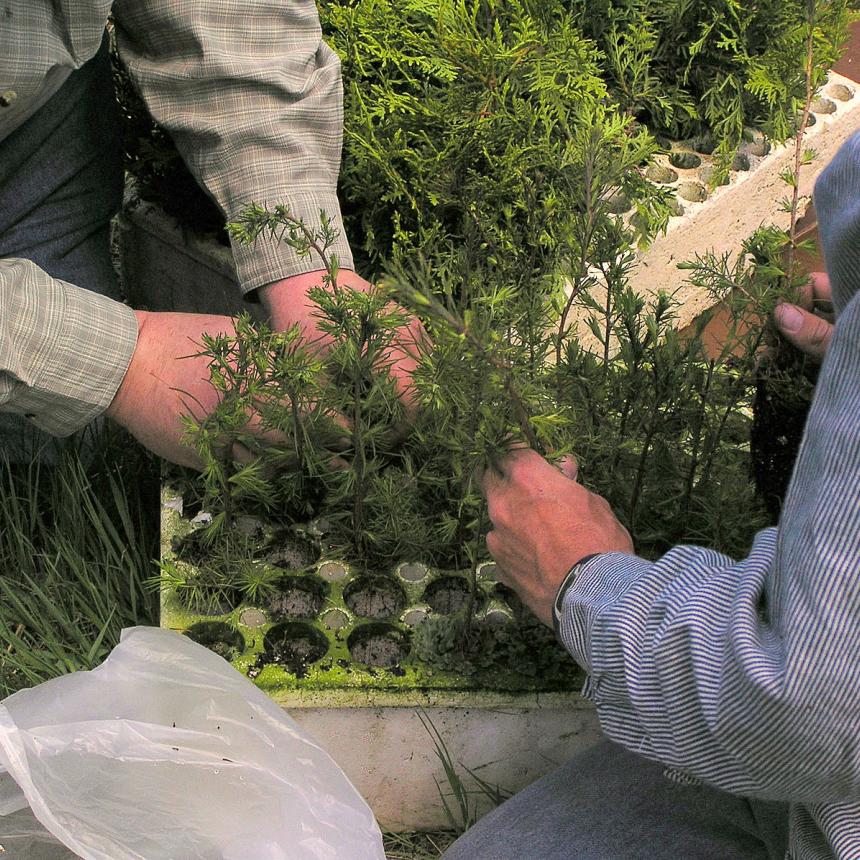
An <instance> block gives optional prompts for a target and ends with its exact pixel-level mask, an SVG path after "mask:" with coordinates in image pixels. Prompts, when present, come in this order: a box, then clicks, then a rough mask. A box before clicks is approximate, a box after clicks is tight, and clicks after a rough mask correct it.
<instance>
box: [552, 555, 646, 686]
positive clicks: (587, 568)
mask: <svg viewBox="0 0 860 860" xmlns="http://www.w3.org/2000/svg"><path fill="white" fill-rule="evenodd" d="M651 567H652V562H650V561H645V560H644V559H641V558H639V557H638V556H635V555H629V554H628V553H623V552H605V553H599V554H597V555H593V556H589V557H587V558H585V559H583V560H582V561H581V562H580V563H579V564H578V565H576V567H575V569H574V570H575V576H573V577H572V580H571V581H569V582H567V581H566V583H563V584H562V587H563V588H565V584H566V588H565V591H564V593H563V594H560V595H559V598H558V603H559V617H558V638H559V639H560V640H561V642H562V644H563V645H564V647H565V648H566V649H567V650H568V651H569V652H570V654H571V656H572V657H573V659H574V660H576V662H577V663H579V665H580V666H582V668H583V669H585V671H586V672H588V673H589V674H590V673H591V672H592V671H593V668H594V667H593V649H592V632H593V629H594V625H595V622H596V621H597V619H598V618H599V617H600V615H601V613H602V612H603V611H605V610H606V609H608V608H610V607H611V606H613V604H615V603H616V601H617V600H618V599H619V598H620V597H621V595H622V594H624V592H625V591H627V589H628V588H630V586H631V585H633V584H634V583H635V582H636V581H638V580H639V578H640V577H641V576H643V575H644V574H645V573H646V572H647V571H648V570H649V569H650V568H651Z"/></svg>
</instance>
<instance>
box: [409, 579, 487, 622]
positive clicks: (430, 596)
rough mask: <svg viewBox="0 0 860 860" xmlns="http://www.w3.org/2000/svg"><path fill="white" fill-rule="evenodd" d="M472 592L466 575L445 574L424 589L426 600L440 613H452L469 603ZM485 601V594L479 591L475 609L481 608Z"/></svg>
mask: <svg viewBox="0 0 860 860" xmlns="http://www.w3.org/2000/svg"><path fill="white" fill-rule="evenodd" d="M471 594H472V589H471V586H470V585H469V581H468V580H467V579H466V578H465V577H462V576H443V577H440V578H439V579H436V580H434V581H433V582H431V583H430V585H428V586H427V588H425V589H424V602H425V603H427V604H428V605H429V606H430V608H431V609H432V610H433V611H434V612H435V613H437V614H439V615H451V614H452V613H454V612H458V611H459V610H461V609H465V608H466V607H467V606H468V605H469V600H470V599H471ZM483 603H484V597H483V594H482V593H481V592H478V594H477V596H476V602H475V609H476V610H478V609H480V608H481V605H482V604H483Z"/></svg>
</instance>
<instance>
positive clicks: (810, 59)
mask: <svg viewBox="0 0 860 860" xmlns="http://www.w3.org/2000/svg"><path fill="white" fill-rule="evenodd" d="M815 4H816V0H807V4H806V11H807V16H808V17H807V34H806V62H805V65H804V74H805V76H806V95H805V98H804V101H803V113H802V114H801V118H800V127H799V128H798V130H797V137H796V138H795V142H794V182H793V183H792V185H793V187H792V190H791V223H790V226H789V230H788V262H787V265H786V279H787V282H788V285H789V286H790V285H791V284H792V283H793V281H794V265H795V251H796V249H797V207H798V202H799V200H800V168H801V166H802V163H803V138H804V136H805V134H806V127H807V125H808V124H809V113H810V110H811V107H812V98H813V96H814V92H813V88H812V82H813V63H814V59H815V52H814V49H815Z"/></svg>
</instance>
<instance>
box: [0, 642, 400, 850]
mask: <svg viewBox="0 0 860 860" xmlns="http://www.w3.org/2000/svg"><path fill="white" fill-rule="evenodd" d="M0 765H2V767H4V768H5V769H6V770H7V771H8V773H9V774H10V775H11V776H12V777H13V778H14V780H15V782H16V783H17V786H18V787H19V789H20V790H19V791H15V790H11V791H10V790H9V785H8V784H7V785H5V786H4V785H3V784H0V814H6V813H12V812H15V811H16V810H19V809H21V808H22V807H24V806H25V805H26V804H29V806H30V808H31V809H32V811H33V814H34V815H35V816H36V818H37V819H38V820H39V821H40V822H41V823H42V824H43V825H44V827H45V828H47V830H49V831H50V832H51V833H52V834H53V835H54V836H55V837H57V839H59V840H60V841H61V842H62V843H63V844H64V845H65V846H67V847H68V848H69V849H71V850H72V851H74V852H75V853H76V854H78V855H79V856H80V857H81V858H83V860H384V856H385V855H384V853H383V849H382V835H381V833H380V831H379V827H378V825H377V824H376V821H375V819H374V817H373V814H372V813H371V811H370V809H369V807H368V806H367V804H366V803H365V802H364V801H363V800H362V798H361V797H360V796H359V794H358V792H357V791H356V790H355V788H354V787H353V786H352V784H351V783H350V782H349V780H348V779H347V778H346V775H345V774H344V773H343V771H341V769H340V768H339V767H338V766H337V765H336V764H335V763H334V761H332V759H331V758H330V756H329V755H328V754H327V753H326V752H324V751H323V750H322V749H321V748H320V747H319V746H318V745H317V744H316V743H315V742H314V741H312V740H311V739H310V738H309V737H308V736H307V735H306V734H305V732H304V731H303V730H302V729H300V728H299V727H298V725H297V724H296V723H295V721H294V720H293V719H292V718H291V717H289V716H288V715H287V714H286V713H285V712H284V711H283V710H282V709H281V708H279V707H278V706H277V705H275V704H274V702H272V701H271V700H270V699H269V698H268V697H267V696H266V695H265V694H264V693H262V692H261V691H260V690H258V689H257V688H256V687H255V686H254V685H253V684H252V683H251V682H250V681H248V680H247V678H245V677H243V676H242V675H241V674H240V673H239V672H237V671H236V670H235V669H233V668H232V667H231V666H230V665H229V664H228V663H227V662H225V661H224V660H222V659H221V658H220V657H218V656H217V655H216V654H213V653H212V652H211V651H209V650H207V649H206V648H203V647H202V646H200V645H197V644H196V643H194V642H192V641H191V640H190V639H188V638H187V637H184V636H180V635H179V634H177V633H173V632H171V631H168V630H159V629H157V628H148V627H134V628H130V629H128V630H124V631H123V634H122V639H121V642H120V644H119V645H118V646H117V647H116V648H115V649H114V650H113V651H112V652H111V654H110V656H109V657H108V658H107V660H106V661H105V662H104V663H103V664H102V665H101V666H99V667H98V668H97V669H94V670H93V671H91V672H77V673H75V674H72V675H66V676H64V677H62V678H57V679H55V680H52V681H47V682H46V683H44V684H40V685H39V686H38V687H34V688H32V689H29V690H22V691H21V692H19V693H15V694H14V695H13V696H10V697H9V698H7V699H5V700H4V701H3V703H2V704H0ZM3 821H4V819H2V818H0V833H2V832H3ZM0 844H2V843H0ZM12 856H21V857H28V858H29V857H30V855H29V854H20V855H12ZM33 856H38V855H35V854H34V855H33ZM45 856H46V860H48V858H50V860H53V858H54V857H55V856H56V857H58V858H59V857H62V855H51V854H46V855H45Z"/></svg>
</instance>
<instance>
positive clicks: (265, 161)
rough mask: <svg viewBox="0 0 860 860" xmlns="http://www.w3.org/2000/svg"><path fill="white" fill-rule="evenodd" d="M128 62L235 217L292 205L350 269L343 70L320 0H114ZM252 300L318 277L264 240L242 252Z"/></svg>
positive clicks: (314, 263)
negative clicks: (342, 196)
mask: <svg viewBox="0 0 860 860" xmlns="http://www.w3.org/2000/svg"><path fill="white" fill-rule="evenodd" d="M114 17H115V20H116V25H117V37H118V45H119V49H120V53H121V55H122V57H123V59H124V61H125V63H126V65H127V67H128V71H129V74H130V75H131V77H132V79H133V81H134V82H135V85H136V86H137V87H138V89H139V90H140V92H141V95H142V96H143V98H144V99H145V100H146V102H147V105H148V107H149V109H150V111H151V112H152V115H153V116H154V117H155V119H156V120H157V121H158V122H159V123H160V124H161V125H162V126H164V127H165V128H166V129H167V130H168V131H169V132H170V134H171V136H172V137H173V139H174V141H175V142H176V145H177V147H178V148H179V150H180V152H181V153H182V156H183V158H184V159H185V161H186V163H187V164H188V166H189V168H190V169H191V170H192V172H193V173H194V174H195V176H196V177H197V178H198V179H199V180H200V181H201V182H202V183H203V184H204V185H205V186H206V188H207V189H208V190H209V192H210V193H211V194H212V196H213V197H214V198H215V199H216V201H217V202H218V204H219V205H220V206H221V208H222V210H223V211H224V212H225V214H226V215H227V217H228V218H234V217H235V216H236V215H238V214H239V213H240V212H241V211H242V210H243V208H244V207H245V206H247V205H248V204H249V203H252V202H255V203H261V204H265V205H269V206H273V205H275V204H284V205H286V206H288V207H289V209H290V210H291V212H292V214H293V215H294V216H296V217H299V218H302V219H303V220H304V221H305V223H306V224H307V225H308V226H309V227H311V228H315V227H318V226H319V220H320V219H319V214H320V210H323V211H325V212H326V214H327V215H328V216H329V217H330V219H331V221H332V224H333V226H334V227H335V228H336V229H338V230H339V234H340V235H339V239H338V242H337V244H336V245H335V247H333V248H331V249H330V253H332V254H336V255H337V258H338V261H339V263H340V266H341V268H352V265H353V262H352V254H351V252H350V248H349V244H348V242H347V240H346V237H345V236H344V234H343V225H342V221H341V216H340V206H339V203H338V199H337V178H338V172H339V169H340V156H341V144H342V137H343V88H342V83H341V76H340V60H339V58H338V56H337V54H335V52H334V51H332V50H331V49H330V48H329V47H328V46H327V45H326V44H325V43H324V42H323V41H322V32H321V28H320V22H319V16H318V14H317V9H316V5H315V4H314V2H313V0H296V1H295V2H290V3H284V2H282V0H208V2H201V0H148V2H146V3H140V2H132V0H117V2H115V3H114ZM233 252H234V255H235V258H236V265H237V269H238V274H239V280H240V283H241V285H242V289H243V291H245V292H247V291H249V290H253V289H256V288H257V287H261V286H263V285H265V284H268V283H271V282H273V281H277V280H280V279H281V278H285V277H289V276H291V275H296V274H300V273H302V272H307V271H314V270H317V269H320V268H321V263H320V261H319V260H318V259H313V258H299V257H298V256H297V255H296V254H295V252H294V251H292V249H290V248H288V247H286V246H285V245H283V244H281V243H278V242H276V241H274V240H271V239H268V238H263V237H261V238H260V239H259V240H258V241H257V243H256V244H255V245H254V246H253V247H246V246H241V245H234V248H233Z"/></svg>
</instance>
